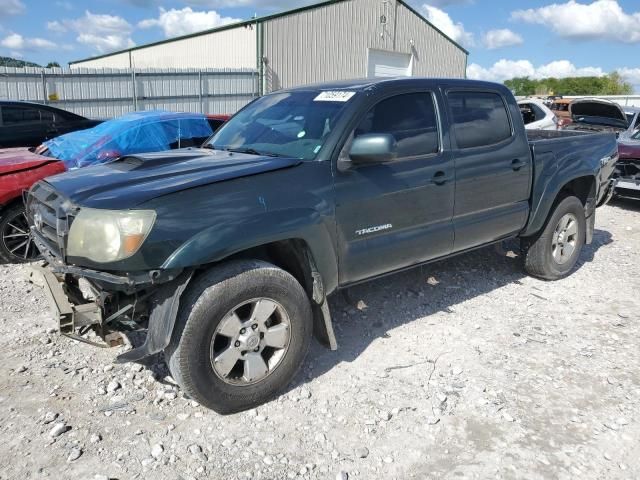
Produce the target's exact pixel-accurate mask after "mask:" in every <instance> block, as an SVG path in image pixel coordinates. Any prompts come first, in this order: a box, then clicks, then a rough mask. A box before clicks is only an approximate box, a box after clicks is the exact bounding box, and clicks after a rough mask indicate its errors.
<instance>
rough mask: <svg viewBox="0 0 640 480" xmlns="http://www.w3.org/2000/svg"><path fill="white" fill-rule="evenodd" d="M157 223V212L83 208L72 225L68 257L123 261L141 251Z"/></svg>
mask: <svg viewBox="0 0 640 480" xmlns="http://www.w3.org/2000/svg"><path fill="white" fill-rule="evenodd" d="M155 220H156V212H154V211H153V210H98V209H94V208H82V209H81V210H80V212H79V213H78V215H77V216H76V218H75V220H74V221H73V223H72V224H71V230H70V231H69V240H68V242H67V255H68V256H70V257H84V258H88V259H89V260H92V261H94V262H97V263H110V262H116V261H118V260H123V259H125V258H128V257H130V256H132V255H133V254H134V253H136V252H137V251H138V250H139V249H140V247H141V246H142V244H143V243H144V241H145V239H146V238H147V235H149V232H150V231H151V228H152V227H153V223H154V222H155Z"/></svg>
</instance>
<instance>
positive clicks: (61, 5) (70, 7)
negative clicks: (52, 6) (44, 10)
mask: <svg viewBox="0 0 640 480" xmlns="http://www.w3.org/2000/svg"><path fill="white" fill-rule="evenodd" d="M56 7H59V8H62V9H64V10H68V11H72V10H73V3H71V2H69V1H66V0H59V1H57V2H56Z"/></svg>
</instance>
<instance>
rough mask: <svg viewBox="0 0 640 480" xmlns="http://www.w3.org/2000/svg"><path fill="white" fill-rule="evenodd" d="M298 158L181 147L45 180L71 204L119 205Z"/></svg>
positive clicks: (275, 167)
mask: <svg viewBox="0 0 640 480" xmlns="http://www.w3.org/2000/svg"><path fill="white" fill-rule="evenodd" d="M300 162H301V160H299V159H297V158H280V157H264V156H258V155H247V154H242V153H229V152H225V151H221V150H207V149H184V150H172V151H169V152H158V153H148V154H143V155H135V156H127V157H122V158H120V159H118V160H116V161H114V162H111V163H107V164H105V165H100V166H95V167H89V168H83V169H78V170H74V171H72V172H68V173H66V174H64V175H58V176H56V177H53V178H50V179H48V180H47V181H48V182H49V183H50V184H51V185H52V186H53V187H54V188H55V189H56V190H57V191H58V192H59V193H62V194H63V195H64V196H66V197H67V198H68V199H69V200H71V201H72V202H73V203H75V204H77V205H80V206H85V207H91V208H104V209H114V210H120V209H128V208H134V207H136V206H137V205H140V204H142V203H144V202H147V201H149V200H151V199H153V198H156V197H160V196H163V195H168V194H171V193H175V192H178V191H182V190H187V189H189V188H194V187H200V186H203V185H208V184H211V183H216V182H222V181H225V180H231V179H234V178H240V177H246V176H249V175H256V174H259V173H264V172H269V171H273V170H278V169H281V168H288V167H293V166H295V165H298V164H299V163H300Z"/></svg>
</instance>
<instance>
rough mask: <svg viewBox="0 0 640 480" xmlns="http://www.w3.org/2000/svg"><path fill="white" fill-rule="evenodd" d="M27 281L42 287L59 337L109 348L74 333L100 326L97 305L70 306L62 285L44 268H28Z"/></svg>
mask: <svg viewBox="0 0 640 480" xmlns="http://www.w3.org/2000/svg"><path fill="white" fill-rule="evenodd" d="M28 279H29V281H30V282H31V283H33V284H34V285H38V286H40V287H42V289H43V290H44V292H45V295H46V297H47V300H48V301H49V307H50V309H51V312H52V313H53V316H54V317H55V319H56V321H57V323H58V330H59V332H60V334H61V335H65V336H67V337H70V338H72V339H74V340H78V341H81V342H84V343H89V344H91V345H94V346H98V347H103V348H106V347H109V346H110V345H108V344H106V343H104V344H102V343H98V342H93V341H90V340H87V339H86V338H84V337H81V336H80V335H78V334H76V331H77V330H78V329H80V328H83V327H91V326H94V325H100V326H101V325H102V309H101V308H100V306H99V305H98V304H97V303H95V302H89V303H83V304H80V305H74V304H72V303H71V302H70V301H69V297H68V295H67V293H66V292H65V290H64V286H63V285H64V283H63V282H62V281H60V280H59V279H58V277H56V276H55V275H54V274H53V273H52V272H51V271H50V270H48V269H46V268H42V267H39V266H33V267H30V268H29V272H28Z"/></svg>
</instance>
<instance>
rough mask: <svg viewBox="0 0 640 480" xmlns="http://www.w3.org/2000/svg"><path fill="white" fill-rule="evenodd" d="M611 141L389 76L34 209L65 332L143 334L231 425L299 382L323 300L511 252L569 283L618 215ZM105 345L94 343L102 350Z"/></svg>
mask: <svg viewBox="0 0 640 480" xmlns="http://www.w3.org/2000/svg"><path fill="white" fill-rule="evenodd" d="M617 156H618V151H617V146H616V138H615V135H614V134H610V133H598V134H590V133H589V134H587V133H583V132H556V131H529V132H526V131H525V128H524V125H523V121H522V117H521V115H520V110H519V108H518V104H517V103H516V101H515V99H514V97H513V95H512V94H511V92H510V91H509V90H508V89H507V88H505V87H504V86H502V85H498V84H493V83H488V82H479V81H469V80H446V79H418V78H407V79H376V80H371V79H368V80H361V81H350V82H336V83H328V84H321V85H314V86H305V87H300V88H292V89H288V90H282V91H278V92H275V93H271V94H269V95H266V96H264V97H261V98H259V99H257V100H255V101H253V102H252V103H250V104H249V105H248V106H246V107H245V108H244V109H242V110H241V111H240V112H239V113H237V114H236V115H235V116H234V117H232V119H231V120H230V121H229V122H228V123H227V124H226V125H225V126H223V127H222V128H221V129H220V130H219V131H218V132H216V133H215V134H214V135H213V136H212V137H211V138H210V139H209V140H208V141H207V143H206V144H205V146H204V147H203V148H188V149H182V150H174V151H170V152H163V153H150V154H139V155H129V156H125V157H123V158H120V159H118V160H116V161H113V162H110V163H108V164H105V165H101V166H96V167H91V168H87V169H83V170H77V171H74V172H68V173H65V174H62V175H58V176H55V177H51V178H48V179H47V180H44V181H41V182H39V183H37V184H36V185H35V186H34V187H32V188H31V190H30V192H29V194H28V196H27V199H26V202H27V203H26V209H27V213H28V218H29V219H30V224H31V229H32V233H33V238H34V241H35V242H36V244H37V246H38V248H39V249H40V251H41V252H42V254H43V255H44V257H45V259H46V262H47V266H46V267H40V268H39V269H38V272H39V273H38V274H37V276H34V278H35V277H37V279H38V280H34V281H38V282H39V283H40V284H41V285H43V286H44V287H45V289H46V292H47V294H48V297H49V298H50V300H51V304H52V307H53V310H54V312H55V315H56V317H57V318H58V321H59V328H60V331H61V333H63V334H65V335H67V336H70V337H72V338H75V339H79V340H84V341H87V340H88V338H87V336H83V335H84V333H85V332H87V331H88V330H94V331H95V332H96V333H98V334H100V335H101V336H102V337H103V338H107V339H111V338H113V335H114V334H116V335H117V334H118V332H122V331H127V330H129V329H141V330H146V337H143V338H146V340H145V341H144V343H143V344H141V345H138V346H136V348H133V349H130V350H128V351H126V352H125V353H123V354H122V355H120V356H119V357H118V360H119V361H121V362H130V361H142V360H143V359H145V358H146V357H149V356H151V355H154V354H158V353H160V352H164V358H165V360H166V362H167V364H168V367H169V369H170V371H171V374H172V376H173V377H174V379H175V380H176V381H177V382H178V383H179V384H180V385H181V387H182V389H183V390H184V391H185V393H186V394H188V395H189V396H190V397H192V398H193V399H195V400H197V401H198V402H200V403H201V404H202V405H204V406H206V407H209V408H211V409H213V410H215V411H217V412H220V413H231V412H236V411H241V410H243V409H247V408H250V407H254V406H256V405H258V404H261V403H263V402H265V401H267V400H269V399H271V398H273V397H274V396H275V395H277V394H278V393H279V392H281V391H282V390H283V389H284V388H285V387H286V386H287V384H289V383H290V382H291V380H292V378H293V377H294V375H295V374H296V372H297V371H298V369H299V368H300V366H301V365H302V363H303V362H304V359H305V356H306V354H307V350H308V347H309V345H310V342H311V339H312V337H313V336H314V335H315V336H316V337H317V338H318V339H319V340H320V341H321V342H322V343H324V344H326V345H327V346H328V347H330V348H331V349H336V348H337V342H336V338H335V335H334V331H333V328H332V322H331V315H330V309H329V306H328V304H327V296H328V295H330V294H331V293H332V292H335V291H337V290H339V289H344V288H347V287H349V286H351V285H354V284H356V283H359V282H363V281H366V280H370V279H374V278H377V277H380V276H382V275H387V274H389V273H393V272H398V271H401V270H403V269H407V268H410V267H414V266H417V265H421V264H424V263H427V262H432V261H434V260H438V259H442V258H445V257H449V256H451V255H456V254H458V253H462V252H467V251H469V250H472V249H476V248H479V247H483V246H485V245H490V244H493V243H496V242H500V241H502V240H505V239H512V238H517V239H519V240H520V242H521V245H522V250H523V252H524V253H523V257H524V268H525V269H526V270H527V271H528V272H529V273H530V274H532V275H535V276H536V277H540V278H543V279H548V280H555V279H559V278H562V277H564V276H565V275H568V274H569V273H570V272H571V270H572V269H573V268H574V266H575V265H576V262H577V261H578V258H579V256H580V251H581V249H582V247H583V245H584V244H585V243H589V242H591V239H592V236H593V230H594V219H595V210H596V207H597V206H598V205H599V204H601V203H603V202H605V201H606V200H607V199H608V195H609V193H610V191H611V181H610V178H611V175H612V172H613V167H614V164H615V162H616V160H617ZM99 341H100V340H99V339H96V343H97V342H99Z"/></svg>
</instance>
